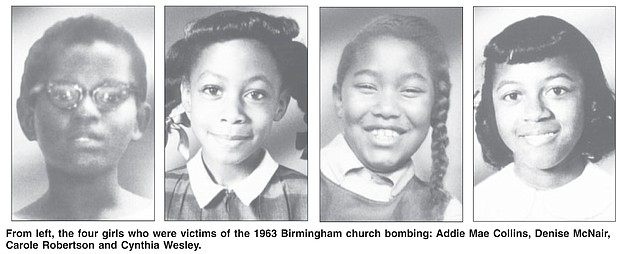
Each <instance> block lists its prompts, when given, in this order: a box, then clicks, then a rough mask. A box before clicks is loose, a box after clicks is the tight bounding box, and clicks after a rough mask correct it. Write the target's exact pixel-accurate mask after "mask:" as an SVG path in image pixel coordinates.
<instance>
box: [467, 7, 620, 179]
mask: <svg viewBox="0 0 620 254" xmlns="http://www.w3.org/2000/svg"><path fill="white" fill-rule="evenodd" d="M559 56H564V57H566V58H567V59H568V60H569V61H570V62H571V63H573V64H574V65H575V66H576V68H577V70H578V71H579V74H580V75H581V76H582V78H583V81H584V84H586V89H585V103H584V105H585V106H584V107H585V108H584V109H583V112H585V119H586V121H585V127H584V131H583V134H582V135H581V138H580V140H579V142H578V143H577V145H576V147H575V149H578V154H582V155H584V156H586V157H587V158H588V159H589V160H590V161H592V162H597V161H599V160H600V159H601V158H602V157H603V156H604V155H606V154H608V153H609V152H611V151H613V150H614V149H615V148H614V142H615V140H616V138H615V137H616V136H615V125H616V118H615V95H614V93H613V92H612V91H611V90H610V89H609V87H608V85H607V81H606V80H605V75H604V74H603V69H602V67H601V63H600V60H599V57H598V54H597V53H596V50H595V49H594V46H592V43H590V41H589V40H588V39H587V38H586V37H585V35H583V33H581V32H580V31H579V30H578V29H577V28H575V27H574V26H573V25H571V24H569V23H568V22H566V21H564V20H562V19H559V18H556V17H550V16H538V17H532V18H527V19H524V20H521V21H518V22H516V23H514V24H512V25H510V26H508V27H506V29H504V30H503V31H502V32H501V33H499V34H498V35H497V36H495V37H494V38H493V39H491V41H490V42H489V44H487V46H486V48H485V50H484V57H485V58H486V60H485V62H484V83H483V84H482V89H481V92H480V93H481V99H480V104H479V106H478V108H477V111H476V134H477V136H478V141H479V142H480V145H481V147H482V152H483V156H484V160H485V161H486V162H487V163H489V164H491V165H492V166H494V167H496V168H498V169H499V168H502V167H504V166H506V165H508V164H509V163H511V162H512V161H513V155H512V151H511V150H510V149H509V148H508V147H507V146H506V144H504V142H503V141H502V139H501V138H500V136H499V133H498V130H497V123H496V120H495V110H494V108H493V94H492V93H493V80H494V79H495V72H496V67H497V66H498V65H500V64H509V65H512V64H521V63H532V62H540V61H543V60H545V59H548V58H553V57H559Z"/></svg>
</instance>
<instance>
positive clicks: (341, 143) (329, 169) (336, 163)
mask: <svg viewBox="0 0 620 254" xmlns="http://www.w3.org/2000/svg"><path fill="white" fill-rule="evenodd" d="M360 168H365V167H364V164H362V162H361V161H360V160H359V159H358V158H357V156H356V155H355V153H354V152H353V150H351V147H350V146H349V144H348V143H347V141H346V140H345V138H344V136H343V135H342V134H338V135H337V136H336V137H335V138H334V139H333V140H332V141H331V142H330V143H329V144H328V145H327V146H325V147H324V148H323V149H321V173H323V175H324V176H325V177H327V179H329V180H331V181H332V182H334V183H336V184H338V185H342V183H343V182H344V181H345V180H346V179H347V177H348V176H351V175H354V174H356V171H357V170H359V169H360ZM366 170H367V171H368V172H370V170H368V169H366ZM373 173H374V172H373ZM374 174H376V175H380V176H382V177H385V178H387V179H389V180H390V181H391V182H392V184H393V186H392V192H391V194H392V196H395V195H396V194H398V193H399V192H400V191H401V190H402V189H403V188H404V187H405V186H406V185H407V183H409V180H411V178H413V176H414V175H415V170H414V166H413V161H411V160H410V161H409V162H408V163H407V165H406V166H404V167H403V168H401V169H398V170H396V171H394V172H391V173H374ZM368 184H371V182H370V181H369V182H368ZM358 194H359V193H358Z"/></svg>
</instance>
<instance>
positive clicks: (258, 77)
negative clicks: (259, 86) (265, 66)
mask: <svg viewBox="0 0 620 254" xmlns="http://www.w3.org/2000/svg"><path fill="white" fill-rule="evenodd" d="M256 81H262V82H264V83H266V84H267V85H269V86H270V87H274V88H275V85H274V84H273V83H272V82H271V81H270V80H269V78H267V76H265V75H262V74H259V75H256V76H254V77H251V78H249V79H247V80H246V81H245V82H243V83H244V85H249V84H251V83H253V82H256Z"/></svg>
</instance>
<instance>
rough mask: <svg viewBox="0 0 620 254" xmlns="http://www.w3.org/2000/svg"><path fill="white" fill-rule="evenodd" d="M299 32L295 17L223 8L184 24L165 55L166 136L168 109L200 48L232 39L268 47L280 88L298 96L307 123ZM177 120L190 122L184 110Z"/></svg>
mask: <svg viewBox="0 0 620 254" xmlns="http://www.w3.org/2000/svg"><path fill="white" fill-rule="evenodd" d="M298 34H299V26H298V25H297V22H295V20H292V19H289V18H285V17H274V16H270V15H267V14H264V13H260V12H242V11H235V10H230V11H222V12H218V13H215V14H213V15H211V16H209V17H206V18H201V19H198V20H196V21H193V22H190V23H189V24H187V26H186V27H185V37H184V38H182V39H180V40H178V41H177V42H175V43H174V44H173V45H172V46H171V47H170V49H169V50H168V53H167V55H166V62H165V69H166V70H165V72H166V74H165V75H166V84H165V86H166V89H165V101H166V103H165V116H166V119H167V120H166V130H165V131H166V133H165V140H167V137H168V133H169V132H170V127H171V124H172V123H173V121H172V120H171V119H170V118H169V116H170V113H171V112H172V110H173V109H174V108H176V107H177V106H178V105H179V104H181V93H180V89H179V87H180V85H181V84H182V83H183V80H187V79H188V77H189V75H190V72H191V70H192V67H193V66H194V64H195V63H196V60H197V59H198V57H199V56H200V53H201V52H202V50H204V49H205V48H207V47H208V46H210V45H212V44H214V43H217V42H224V41H229V40H234V39H254V40H257V41H259V42H261V43H263V44H264V45H265V46H267V47H268V48H269V50H270V52H271V53H272V55H273V56H274V58H275V59H276V63H277V67H278V70H279V73H280V76H281V77H282V84H283V88H284V89H288V91H289V92H290V93H291V96H292V97H293V98H295V100H297V104H298V106H299V108H300V109H301V110H302V111H303V112H304V113H305V116H304V121H306V123H307V121H308V113H307V112H308V96H307V87H308V49H307V48H306V46H305V45H304V44H302V43H300V42H297V41H293V38H295V37H297V35H298ZM177 124H181V125H185V126H187V127H189V126H190V122H189V119H188V118H187V116H186V115H185V113H183V114H182V117H181V121H180V123H177Z"/></svg>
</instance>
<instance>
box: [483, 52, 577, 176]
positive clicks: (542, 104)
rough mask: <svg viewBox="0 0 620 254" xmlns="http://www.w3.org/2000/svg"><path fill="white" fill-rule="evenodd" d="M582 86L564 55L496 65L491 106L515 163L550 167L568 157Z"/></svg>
mask: <svg viewBox="0 0 620 254" xmlns="http://www.w3.org/2000/svg"><path fill="white" fill-rule="evenodd" d="M584 94H585V84H584V83H583V79H582V77H581V75H580V74H579V72H578V71H577V69H575V68H574V66H573V65H572V64H571V63H570V62H569V61H568V59H567V58H565V57H555V58H548V59H545V60H543V61H541V62H533V63H527V64H514V65H507V64H500V65H497V69H496V76H495V80H494V82H493V106H494V108H495V118H496V119H497V128H498V130H499V135H500V136H501V138H502V140H503V141H504V143H505V144H506V146H508V148H509V149H510V150H512V152H513V156H514V161H515V164H517V165H518V166H526V167H528V168H531V169H550V168H552V167H555V166H557V165H559V164H560V163H561V162H563V161H567V158H568V157H569V155H570V156H572V155H571V152H572V151H573V149H574V148H575V145H576V144H577V142H578V141H579V138H580V137H581V133H582V132H583V126H584Z"/></svg>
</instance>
